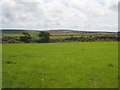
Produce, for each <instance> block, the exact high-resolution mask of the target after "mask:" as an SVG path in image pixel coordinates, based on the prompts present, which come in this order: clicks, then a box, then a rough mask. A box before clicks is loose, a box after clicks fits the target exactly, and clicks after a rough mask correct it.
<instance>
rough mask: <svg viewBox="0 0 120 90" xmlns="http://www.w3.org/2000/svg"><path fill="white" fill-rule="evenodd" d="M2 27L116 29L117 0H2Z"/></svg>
mask: <svg viewBox="0 0 120 90" xmlns="http://www.w3.org/2000/svg"><path fill="white" fill-rule="evenodd" d="M1 3H2V14H1V15H0V17H2V19H3V20H2V22H3V28H28V29H59V28H69V29H79V30H111V31H113V30H114V31H115V30H117V25H118V22H117V21H118V18H117V17H118V12H117V4H118V0H106V1H105V0H104V1H102V2H101V1H100V0H99V1H98V0H29V1H28V0H19V1H18V0H4V1H1Z"/></svg>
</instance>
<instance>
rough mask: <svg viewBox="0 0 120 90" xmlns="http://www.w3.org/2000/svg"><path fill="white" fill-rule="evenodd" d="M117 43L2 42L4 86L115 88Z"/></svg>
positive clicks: (116, 85)
mask: <svg viewBox="0 0 120 90" xmlns="http://www.w3.org/2000/svg"><path fill="white" fill-rule="evenodd" d="M116 87H118V43H117V42H77V43H40V44H3V88H116Z"/></svg>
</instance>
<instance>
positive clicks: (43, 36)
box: [2, 31, 120, 43]
mask: <svg viewBox="0 0 120 90" xmlns="http://www.w3.org/2000/svg"><path fill="white" fill-rule="evenodd" d="M119 35H120V34H119V33H118V36H117V37H111V36H96V37H92V36H89V37H84V36H81V37H74V36H71V37H68V38H62V39H50V33H49V32H46V31H40V32H39V33H38V35H37V37H38V39H35V40H33V37H32V35H31V34H29V33H27V32H24V33H23V35H22V36H13V37H12V36H3V37H2V42H3V43H50V42H70V41H80V42H94V41H120V38H119Z"/></svg>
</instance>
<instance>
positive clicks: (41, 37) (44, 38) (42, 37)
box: [38, 31, 50, 43]
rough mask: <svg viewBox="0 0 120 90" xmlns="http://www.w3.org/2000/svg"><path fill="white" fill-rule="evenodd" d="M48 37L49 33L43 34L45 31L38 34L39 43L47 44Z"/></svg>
mask: <svg viewBox="0 0 120 90" xmlns="http://www.w3.org/2000/svg"><path fill="white" fill-rule="evenodd" d="M49 36H50V33H48V32H45V31H41V32H40V33H39V34H38V37H39V42H42V43H48V42H49V41H50V37H49Z"/></svg>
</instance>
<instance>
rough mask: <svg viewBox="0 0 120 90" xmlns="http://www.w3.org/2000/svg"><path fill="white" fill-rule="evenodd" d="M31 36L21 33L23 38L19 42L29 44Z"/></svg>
mask: <svg viewBox="0 0 120 90" xmlns="http://www.w3.org/2000/svg"><path fill="white" fill-rule="evenodd" d="M31 38H32V37H31V35H30V34H29V33H27V32H25V33H23V36H21V37H20V40H21V41H23V42H25V43H30V42H31Z"/></svg>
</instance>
